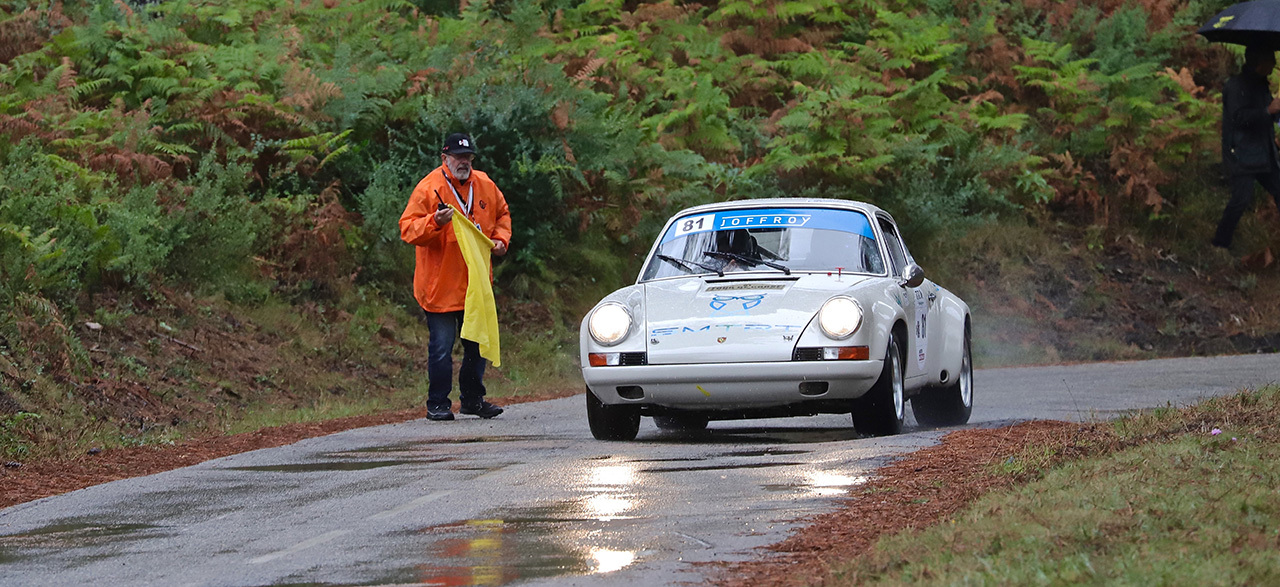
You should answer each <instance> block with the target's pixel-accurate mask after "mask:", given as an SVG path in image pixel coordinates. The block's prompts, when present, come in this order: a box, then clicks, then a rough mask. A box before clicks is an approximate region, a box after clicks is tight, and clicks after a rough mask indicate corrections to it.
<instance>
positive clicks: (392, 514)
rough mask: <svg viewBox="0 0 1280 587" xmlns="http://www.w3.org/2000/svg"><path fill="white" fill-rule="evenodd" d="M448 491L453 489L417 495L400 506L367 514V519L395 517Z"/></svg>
mask: <svg viewBox="0 0 1280 587" xmlns="http://www.w3.org/2000/svg"><path fill="white" fill-rule="evenodd" d="M450 493H453V490H449V491H438V492H436V493H432V494H428V495H424V496H422V497H419V498H418V499H415V500H413V501H411V502H409V503H406V504H404V505H402V506H400V507H396V508H392V509H389V510H387V511H385V512H382V513H379V514H374V515H372V516H369V518H368V520H369V521H371V522H376V521H379V520H385V519H387V518H391V517H395V516H398V515H400V514H403V513H405V512H407V511H409V510H411V509H413V508H416V507H418V506H420V505H423V504H427V503H431V502H433V501H435V500H437V499H440V498H442V497H444V496H446V495H449V494H450Z"/></svg>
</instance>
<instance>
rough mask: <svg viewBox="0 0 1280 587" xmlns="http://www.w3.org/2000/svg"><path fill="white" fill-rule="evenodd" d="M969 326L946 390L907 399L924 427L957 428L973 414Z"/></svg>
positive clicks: (939, 389) (966, 328)
mask: <svg viewBox="0 0 1280 587" xmlns="http://www.w3.org/2000/svg"><path fill="white" fill-rule="evenodd" d="M970 338H971V334H970V332H969V325H968V324H965V327H964V354H963V355H962V356H961V358H960V372H959V373H957V374H956V380H955V382H954V383H952V384H951V385H948V386H946V387H942V388H938V389H931V390H929V391H926V392H924V393H922V394H920V395H918V396H916V397H913V398H911V411H912V412H915V415H916V420H917V421H919V422H920V423H921V424H924V425H925V426H958V425H960V424H964V423H966V422H968V421H969V415H970V414H972V413H973V357H972V354H971V350H970V347H971V345H970Z"/></svg>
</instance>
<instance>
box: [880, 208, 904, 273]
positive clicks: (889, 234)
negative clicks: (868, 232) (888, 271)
mask: <svg viewBox="0 0 1280 587" xmlns="http://www.w3.org/2000/svg"><path fill="white" fill-rule="evenodd" d="M879 220H880V232H883V233H884V246H885V248H886V249H889V264H890V265H891V266H892V267H893V275H894V276H901V275H902V272H903V271H904V270H906V268H907V255H906V252H905V251H906V249H905V248H904V247H903V246H902V239H900V238H898V231H897V229H896V228H895V227H894V226H893V223H892V222H889V221H888V220H885V219H883V218H880V219H879Z"/></svg>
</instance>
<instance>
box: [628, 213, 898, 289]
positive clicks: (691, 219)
mask: <svg viewBox="0 0 1280 587" xmlns="http://www.w3.org/2000/svg"><path fill="white" fill-rule="evenodd" d="M837 270H840V271H843V272H846V273H870V274H877V275H878V274H883V273H884V259H883V258H882V257H881V256H880V247H879V245H878V244H877V243H876V240H875V232H874V231H872V230H871V222H870V221H869V220H868V218H867V216H866V215H865V214H863V213H861V212H857V211H854V210H836V209H828V208H755V209H747V210H724V211H720V212H712V213H708V214H694V215H690V216H683V217H681V218H679V219H677V220H676V221H675V222H673V223H671V226H669V227H668V228H667V232H666V233H665V234H663V235H662V239H661V240H660V241H659V243H658V248H657V250H656V251H654V255H653V256H652V257H651V258H650V259H649V261H648V262H647V263H646V264H645V270H644V274H643V277H641V280H642V281H648V280H651V279H662V278H664V277H677V276H681V275H696V274H706V273H714V274H728V273H735V272H743V271H764V272H777V273H786V274H789V273H790V272H792V271H821V272H827V271H832V272H834V271H837Z"/></svg>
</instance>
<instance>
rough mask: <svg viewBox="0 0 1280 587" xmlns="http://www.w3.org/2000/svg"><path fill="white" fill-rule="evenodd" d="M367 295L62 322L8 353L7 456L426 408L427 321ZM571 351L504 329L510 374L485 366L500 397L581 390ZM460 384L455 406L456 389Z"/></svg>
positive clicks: (208, 301)
mask: <svg viewBox="0 0 1280 587" xmlns="http://www.w3.org/2000/svg"><path fill="white" fill-rule="evenodd" d="M359 293H360V292H359V291H353V292H348V293H346V294H345V295H342V296H335V297H334V298H331V299H329V300H326V301H327V303H324V304H321V303H315V302H306V303H298V304H288V303H285V302H284V301H283V300H280V299H277V298H268V299H265V300H261V301H259V302H257V303H255V304H253V305H251V306H245V305H242V304H237V303H235V302H231V301H229V300H227V299H225V298H223V297H221V296H215V297H203V298H202V297H197V296H192V295H189V294H187V295H183V294H178V295H172V296H167V297H166V298H164V299H161V300H159V301H155V302H152V301H148V300H103V301H102V302H101V305H100V307H99V310H98V311H96V312H95V314H94V318H100V319H101V322H95V324H94V326H93V327H92V328H90V327H89V326H87V325H86V322H88V321H89V319H88V318H81V319H77V320H75V321H74V322H73V321H71V320H65V321H58V322H56V323H54V325H55V326H56V328H55V327H49V328H46V329H45V330H43V331H38V332H37V334H39V335H41V337H40V338H36V337H29V338H28V340H31V341H35V342H41V343H42V344H43V346H35V344H34V342H31V343H28V342H27V341H26V340H24V341H23V345H22V346H19V347H17V348H15V349H13V350H12V351H10V350H8V349H5V351H6V354H4V355H0V359H3V361H0V394H3V395H2V396H0V457H3V458H5V459H10V460H23V461H29V460H39V459H45V458H58V457H66V456H72V455H76V454H83V453H84V452H85V451H86V450H89V449H92V448H103V449H105V448H113V447H128V446H140V445H155V444H160V445H163V444H171V443H174V442H179V441H182V440H185V439H190V438H197V437H205V436H216V435H222V434H237V433H242V432H251V431H255V430H259V429H262V428H267V427H274V426H280V425H285V424H296V423H315V422H321V421H326V420H332V419H337V418H344V417H349V416H361V415H368V414H375V413H380V412H392V411H399V410H405V409H410V408H422V407H423V406H425V403H426V396H427V341H428V340H429V336H428V330H427V327H426V324H425V321H424V320H422V319H420V318H419V313H418V312H416V311H415V310H416V308H408V309H406V308H404V307H402V306H398V305H396V304H393V303H389V302H387V301H385V300H384V299H381V298H378V297H377V296H367V297H362V296H360V295H358V294H359ZM573 341H576V332H573V333H570V332H569V331H568V330H567V329H564V328H559V329H556V328H546V327H541V328H530V327H527V326H524V325H517V326H516V327H515V328H507V327H505V325H504V329H503V332H502V342H503V358H504V361H503V367H501V368H496V367H493V366H492V365H490V366H489V368H488V369H487V370H486V377H485V383H486V387H487V388H488V395H489V397H490V398H492V399H494V400H495V401H497V402H498V403H503V402H502V399H503V398H514V397H550V396H553V395H556V394H557V393H564V392H566V391H568V390H574V391H576V390H579V389H580V386H581V379H580V378H579V376H578V373H577V361H576V355H577V353H576V351H577V348H576V346H575V345H574V344H573ZM47 349H55V350H59V352H61V353H62V356H65V357H67V359H66V360H65V361H62V362H61V363H60V364H65V365H66V366H65V367H64V368H63V369H62V370H60V371H53V370H51V369H48V368H47V367H46V365H44V364H43V363H41V361H40V357H42V356H48V351H47ZM68 349H69V350H68ZM460 363H461V347H460V346H459V347H457V348H456V349H455V366H457V365H459V364H460ZM10 382H18V383H19V384H18V385H6V384H7V383H10ZM454 387H455V390H454V393H453V398H454V399H455V401H456V400H457V397H458V396H457V390H456V387H457V385H456V379H455V385H454Z"/></svg>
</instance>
